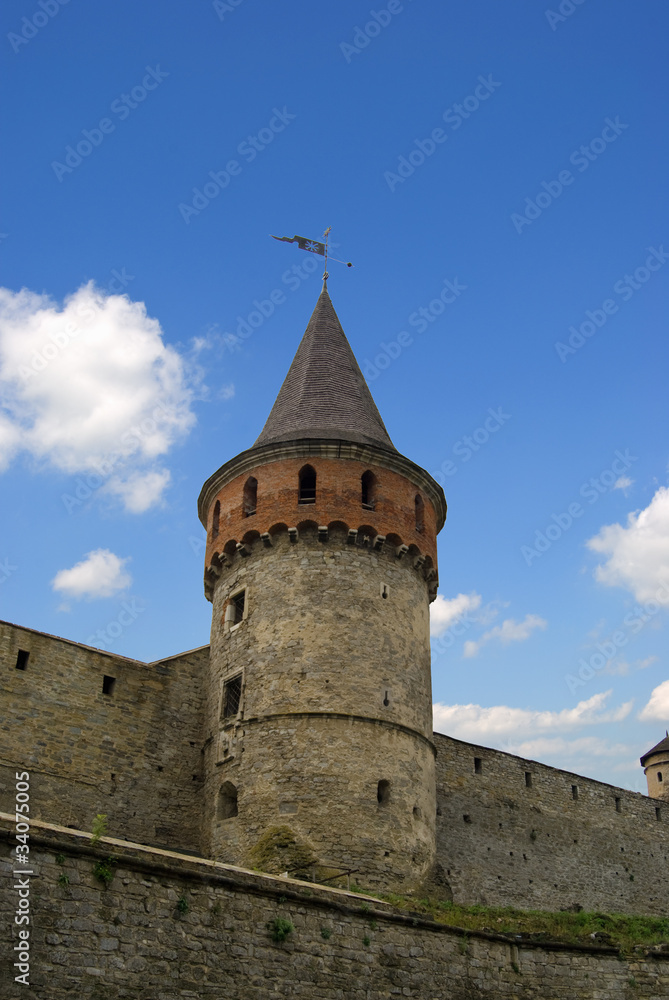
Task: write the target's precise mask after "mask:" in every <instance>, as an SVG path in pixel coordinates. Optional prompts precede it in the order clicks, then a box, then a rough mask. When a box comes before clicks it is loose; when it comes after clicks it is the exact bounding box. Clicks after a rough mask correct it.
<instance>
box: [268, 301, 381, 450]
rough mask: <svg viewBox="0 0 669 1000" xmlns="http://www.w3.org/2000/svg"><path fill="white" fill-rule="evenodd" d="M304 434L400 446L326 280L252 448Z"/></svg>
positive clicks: (312, 436) (299, 437)
mask: <svg viewBox="0 0 669 1000" xmlns="http://www.w3.org/2000/svg"><path fill="white" fill-rule="evenodd" d="M303 438H333V439H335V440H340V441H353V442H356V443H360V444H373V445H381V446H382V447H384V448H390V449H392V450H393V451H395V450H396V449H395V446H394V445H393V443H392V441H391V440H390V437H389V436H388V431H387V430H386V428H385V427H384V424H383V420H382V419H381V414H380V413H379V411H378V410H377V408H376V404H375V403H374V400H373V399H372V394H371V392H370V391H369V388H368V387H367V383H366V382H365V379H364V377H363V374H362V372H361V371H360V368H359V366H358V362H357V361H356V360H355V355H354V354H353V351H352V350H351V345H350V344H349V342H348V340H347V339H346V335H345V334H344V331H343V330H342V327H341V323H340V322H339V319H338V317H337V313H336V312H335V310H334V306H333V305H332V302H331V301H330V296H329V295H328V291H327V287H326V285H325V284H324V285H323V291H322V292H321V294H320V296H319V299H318V302H317V303H316V308H315V309H314V311H313V313H312V316H311V319H310V320H309V324H308V326H307V329H306V330H305V333H304V336H303V337H302V340H301V341H300V346H299V347H298V348H297V353H296V354H295V357H294V358H293V363H292V364H291V366H290V368H289V370H288V374H287V375H286V378H285V380H284V383H283V385H282V386H281V389H280V390H279V395H278V396H277V397H276V401H275V403H274V406H273V407H272V411H271V413H270V415H269V417H268V418H267V422H266V424H265V426H264V427H263V429H262V432H261V434H260V437H259V438H258V440H257V441H256V442H255V444H254V445H253V447H254V448H256V447H259V446H260V445H265V444H273V443H274V442H278V441H294V440H299V439H303Z"/></svg>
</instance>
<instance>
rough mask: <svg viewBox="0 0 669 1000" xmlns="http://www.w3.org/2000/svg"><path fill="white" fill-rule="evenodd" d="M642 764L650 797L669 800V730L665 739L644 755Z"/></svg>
mask: <svg viewBox="0 0 669 1000" xmlns="http://www.w3.org/2000/svg"><path fill="white" fill-rule="evenodd" d="M641 766H642V768H643V769H644V773H645V775H646V781H647V782H648V794H649V795H650V797H651V798H653V799H664V800H665V802H669V731H667V733H666V736H665V738H664V739H663V740H660V742H659V743H658V744H657V745H656V746H654V747H653V748H652V750H649V751H648V753H645V754H644V755H643V757H642V758H641Z"/></svg>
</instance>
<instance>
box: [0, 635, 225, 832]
mask: <svg viewBox="0 0 669 1000" xmlns="http://www.w3.org/2000/svg"><path fill="white" fill-rule="evenodd" d="M19 649H21V650H25V651H27V652H29V654H30V655H29V659H28V663H27V666H26V669H25V670H19V669H17V668H16V662H17V654H18V651H19ZM208 658H209V648H208V647H204V648H202V649H198V650H194V651H192V652H189V653H184V654H182V655H181V656H176V657H171V658H169V659H167V660H165V661H161V662H156V663H151V664H147V663H140V662H138V661H136V660H130V659H126V658H125V657H121V656H113V655H111V654H109V653H104V652H101V651H99V650H95V649H91V648H89V647H86V646H81V645H79V644H77V643H74V642H68V641H67V640H65V639H58V638H55V637H53V636H49V635H45V634H43V633H41V632H36V631H33V630H32V629H25V628H20V627H18V626H15V625H9V624H7V623H0V705H1V706H2V707H1V710H0V809H5V810H9V809H11V807H12V805H13V792H14V784H15V781H14V774H15V772H16V771H17V770H18V771H21V770H27V771H29V772H30V775H31V803H32V809H33V815H36V816H37V817H42V818H44V819H48V820H50V821H51V822H56V823H62V824H63V825H64V826H67V825H73V826H76V827H78V828H80V829H89V830H90V829H91V824H92V822H93V819H94V818H95V816H96V814H97V813H101V812H102V813H106V814H107V815H108V828H109V832H110V833H114V834H116V835H118V836H124V837H126V838H128V839H133V840H141V841H142V842H146V843H157V844H164V845H169V846H173V847H179V848H184V849H188V850H195V851H197V850H199V848H200V829H199V826H200V814H201V801H200V800H201V797H202V785H203V780H202V752H201V750H202V734H201V725H202V722H201V720H202V717H203V706H202V698H203V673H204V669H205V667H206V664H207V662H208ZM105 675H107V676H109V677H113V678H114V679H115V683H114V685H113V691H112V693H111V694H109V695H108V694H103V677H104V676H105Z"/></svg>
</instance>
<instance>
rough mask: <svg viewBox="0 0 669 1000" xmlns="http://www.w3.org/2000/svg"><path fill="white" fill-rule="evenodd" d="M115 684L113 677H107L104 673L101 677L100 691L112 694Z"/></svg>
mask: <svg viewBox="0 0 669 1000" xmlns="http://www.w3.org/2000/svg"><path fill="white" fill-rule="evenodd" d="M115 684H116V678H115V677H108V676H107V675H106V674H105V675H104V677H103V678H102V693H103V694H113V693H114V685H115Z"/></svg>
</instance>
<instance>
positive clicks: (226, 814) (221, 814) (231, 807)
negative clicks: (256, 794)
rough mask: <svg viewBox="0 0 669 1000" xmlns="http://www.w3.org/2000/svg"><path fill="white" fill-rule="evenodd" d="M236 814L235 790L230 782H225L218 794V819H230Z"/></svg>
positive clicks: (237, 811)
mask: <svg viewBox="0 0 669 1000" xmlns="http://www.w3.org/2000/svg"><path fill="white" fill-rule="evenodd" d="M238 813H239V808H238V806H237V789H236V787H235V786H234V785H233V784H232V782H231V781H226V782H225V784H224V785H221V790H220V791H219V793H218V819H232V817H233V816H237V815H238Z"/></svg>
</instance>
